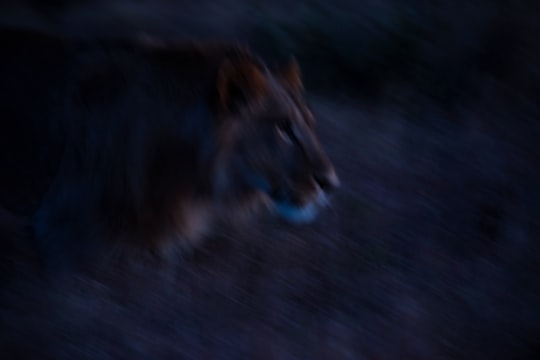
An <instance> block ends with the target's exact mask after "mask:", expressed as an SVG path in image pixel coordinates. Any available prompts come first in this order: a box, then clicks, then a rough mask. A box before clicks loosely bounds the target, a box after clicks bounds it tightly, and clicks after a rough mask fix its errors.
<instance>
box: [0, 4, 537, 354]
mask: <svg viewBox="0 0 540 360" xmlns="http://www.w3.org/2000/svg"><path fill="white" fill-rule="evenodd" d="M3 3H8V4H12V3H14V1H10V2H8V1H4V2H3ZM29 3H30V2H29ZM61 3H66V2H62V1H57V2H56V4H55V6H53V7H51V8H41V9H40V11H41V12H42V13H44V14H45V17H44V19H45V20H43V21H37V20H36V19H37V18H36V17H35V13H33V14H31V13H30V12H28V9H26V10H21V11H19V12H17V13H16V14H17V16H15V15H13V16H8V15H6V14H8V12H7V11H5V12H2V14H3V16H2V17H1V18H2V22H4V23H5V22H11V23H17V22H18V23H20V24H23V25H25V26H28V25H29V24H30V25H32V26H34V27H36V26H37V27H42V28H47V29H52V30H53V31H57V32H66V33H69V34H72V35H75V36H81V35H83V36H94V35H101V36H104V35H103V34H105V33H110V29H111V28H114V29H115V30H117V32H115V33H114V34H112V35H111V36H123V35H122V33H123V32H124V33H126V34H128V33H130V32H132V31H134V30H133V28H136V29H138V28H142V29H144V30H147V31H150V30H154V32H156V33H160V34H164V35H167V36H173V35H181V36H185V37H188V36H193V37H197V38H206V37H212V36H217V35H216V34H219V36H221V37H226V38H227V37H231V38H239V39H241V40H243V41H248V42H250V43H251V44H252V46H254V47H255V48H257V49H258V50H259V51H261V52H262V53H263V54H274V55H277V56H276V57H277V58H280V57H282V56H286V55H287V53H288V52H292V53H294V54H296V55H297V56H298V57H299V59H300V61H301V63H302V65H303V67H304V68H305V69H306V74H305V77H306V80H307V82H308V84H309V85H310V87H308V90H309V89H310V88H311V89H314V90H313V91H311V96H310V101H311V103H312V106H313V108H314V112H315V113H316V114H317V115H318V117H319V123H320V128H319V133H320V137H321V139H322V142H323V144H324V145H325V146H326V148H327V150H328V153H329V155H330V157H331V158H332V159H333V161H334V163H335V165H336V168H337V170H338V172H339V174H340V176H341V180H342V183H343V186H342V188H341V189H340V191H339V192H338V193H336V195H335V198H334V201H333V207H332V208H331V209H329V210H328V211H326V212H325V213H324V214H323V216H321V218H320V219H319V220H318V221H317V222H316V223H315V224H313V225H309V226H300V227H290V226H285V225H283V224H278V223H276V222H274V221H273V220H270V219H268V220H260V221H258V222H255V223H253V224H251V225H249V226H248V227H246V226H239V227H236V228H231V229H226V230H224V231H223V232H222V233H221V234H219V235H216V236H212V237H211V238H209V239H207V241H206V242H205V243H204V244H203V246H202V247H201V248H200V249H199V250H197V251H195V253H194V254H192V255H190V256H186V257H185V258H183V259H178V261H177V262H174V263H170V264H156V263H155V262H153V261H150V260H148V259H144V258H142V259H141V258H133V257H122V258H121V257H114V258H106V259H104V261H103V263H101V264H96V266H95V268H93V269H89V270H87V271H84V272H79V273H73V274H71V275H69V276H67V277H66V278H63V279H62V280H61V281H57V282H55V284H54V285H51V284H50V283H49V282H46V281H44V280H43V277H42V276H41V274H39V273H37V272H36V271H35V261H34V259H33V258H32V253H31V252H29V251H28V249H27V248H26V247H25V246H26V244H25V243H20V242H19V241H17V240H16V239H20V238H24V234H23V235H20V234H19V235H13V234H12V232H13V231H15V230H18V231H20V232H22V233H24V231H25V230H26V229H25V227H24V223H23V222H22V221H23V220H21V219H13V218H10V217H9V214H3V213H0V231H1V234H3V237H4V238H5V239H7V240H6V241H5V242H4V244H6V246H5V251H3V252H2V258H1V259H0V263H1V264H2V268H1V269H2V272H1V284H2V288H1V293H0V321H1V322H0V326H1V328H0V334H1V338H0V354H2V356H1V357H2V358H5V359H16V358H40V359H41V358H51V359H64V358H66V359H67V358H69V359H86V358H88V359H124V358H125V359H158V358H159V359H161V358H164V359H169V358H171V359H172V358H174V359H534V358H536V356H535V354H536V353H538V354H540V282H539V280H538V274H539V273H540V244H539V242H538V240H539V239H540V222H539V220H538V218H539V213H540V211H539V210H540V190H539V188H538V181H539V180H540V171H539V170H538V167H539V165H540V146H539V145H538V142H539V141H540V121H539V120H540V116H539V115H540V111H539V110H540V107H539V103H538V99H539V97H538V95H539V94H540V91H539V90H540V88H539V86H538V84H539V83H540V82H539V81H538V80H540V67H539V62H538V59H539V54H540V51H539V47H540V45H539V44H537V38H538V36H537V35H539V34H540V32H539V31H538V28H539V25H538V24H537V22H536V20H535V19H538V18H539V17H538V14H539V12H538V11H537V8H538V6H537V5H536V8H535V7H534V4H535V3H534V2H528V1H521V2H512V3H510V2H508V1H504V0H502V1H494V2H491V3H488V2H486V1H478V2H475V4H474V5H470V4H466V3H465V2H463V3H461V2H439V3H438V5H437V6H435V5H429V4H431V3H429V4H428V3H427V2H422V1H420V0H417V1H413V2H411V3H410V5H408V6H404V5H399V3H397V2H396V1H391V0H390V1H386V2H372V1H361V2H358V4H360V3H361V5H358V4H356V3H355V4H352V3H351V4H349V2H346V1H340V2H338V3H336V4H335V5H334V6H333V7H330V8H329V9H322V10H321V9H320V7H321V6H323V5H321V4H323V3H322V2H317V1H300V2H298V3H297V4H296V5H284V4H285V3H284V2H279V1H278V2H276V3H273V4H274V5H272V6H271V5H268V4H270V3H269V2H268V4H267V3H265V2H262V1H259V2H257V1H240V0H236V1H233V0H228V1H226V2H223V3H219V5H218V4H217V2H216V3H212V2H209V1H205V2H200V3H199V2H190V1H183V2H182V1H178V0H176V1H164V0H162V1H156V2H154V3H153V5H152V6H151V7H150V9H152V11H146V10H144V11H143V10H141V9H146V8H145V7H144V6H147V3H148V2H144V1H140V2H135V1H127V0H125V1H112V2H108V3H107V2H100V1H97V3H99V4H107V5H98V8H97V10H93V12H92V11H89V10H88V8H86V9H84V11H82V10H80V7H79V6H86V5H84V3H88V4H91V5H87V6H90V8H91V9H95V6H96V5H93V3H95V1H94V2H92V1H80V3H83V5H74V6H72V7H70V6H66V7H64V8H62V9H63V10H62V11H64V12H62V13H58V9H59V8H58V7H57V6H59V4H60V5H61ZM282 3H283V4H282ZM126 4H127V5H126ZM133 4H135V5H133ZM137 4H142V5H137ZM289 4H291V3H289ZM306 4H307V5H306ZM489 4H493V5H489ZM338 5H340V6H342V7H340V6H338ZM4 6H7V5H4ZM100 6H101V7H100ZM137 6H138V7H137ZM287 6H289V8H287ZM6 9H7V8H6ZM9 9H10V11H12V13H10V14H15V12H14V10H13V9H14V8H13V6H11V7H10V8H9ZM111 9H113V10H111ZM163 9H169V11H168V12H167V11H163ZM314 9H315V10H314ZM316 9H319V10H316ZM317 11H321V12H322V13H323V14H324V15H325V16H321V15H320V14H319V13H317ZM326 11H328V12H326ZM445 11H446V12H445ZM25 14H26V15H25ZM28 14H31V15H32V16H30V15H28ZM118 14H120V15H118ZM317 14H318V15H317ZM396 14H397V15H396ZM426 14H427V15H429V16H426ZM23 15H24V16H23ZM175 16H176V17H175ZM119 17H121V18H122V19H124V21H123V22H121V21H118V18H119ZM396 17H398V18H399V17H401V19H398V20H396ZM96 19H101V21H97V20H96ZM111 19H113V20H111ZM114 19H117V20H114ZM126 19H127V20H126ZM156 19H161V20H162V21H161V22H157V20H156ZM404 19H405V20H406V21H405V20H404ZM456 19H457V20H456ZM8 20H9V21H8ZM128 20H129V21H128ZM300 20H301V21H300ZM404 23H405V24H406V25H403V24H404ZM442 23H444V26H443V25H440V24H442ZM36 24H38V25H36ZM111 24H115V25H114V26H113V25H111ZM302 24H303V25H302ZM306 24H307V25H306ZM336 24H337V25H336ZM385 24H390V25H388V26H387V27H385V26H386V25H385ZM396 24H397V25H396ZM136 25H139V26H136ZM338 25H339V26H338ZM413 25H414V26H413ZM435 25H437V26H435ZM302 26H304V27H302ZM175 29H176V31H175ZM246 29H250V30H249V31H248V30H246ZM306 29H307V30H306ZM351 29H352V30H351ZM411 29H412V30H411ZM308 30H309V31H312V32H313V31H315V33H309V31H308ZM353 30H354V31H353ZM308 33H309V34H311V35H306V34H308ZM389 34H390V35H389ZM426 34H427V35H429V36H427V35H426ZM310 39H311V43H310V42H309V41H308V40H310ZM364 40H365V41H364ZM366 44H367V45H366ZM279 49H281V50H279ZM280 51H282V53H280ZM347 75H350V76H347ZM310 78H311V80H309V79H310Z"/></svg>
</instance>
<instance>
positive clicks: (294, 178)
mask: <svg viewBox="0 0 540 360" xmlns="http://www.w3.org/2000/svg"><path fill="white" fill-rule="evenodd" d="M217 108H218V111H217V114H216V118H217V122H218V124H217V126H219V127H220V131H217V134H219V139H217V142H218V144H219V146H220V150H219V151H218V153H219V159H218V162H217V164H218V165H217V166H216V168H215V173H214V177H215V188H216V190H217V191H218V192H220V193H227V194H231V193H235V194H251V195H256V196H258V197H260V198H262V199H265V200H266V201H265V202H266V203H267V204H269V205H270V207H271V209H272V210H274V211H275V212H276V213H277V214H278V215H279V216H280V217H281V218H283V219H285V220H286V221H288V222H292V223H305V222H310V221H311V220H313V219H314V218H315V217H316V215H317V213H318V212H319V210H320V209H321V208H323V207H324V206H326V205H327V203H328V201H327V195H328V194H329V193H330V192H331V191H332V190H334V189H335V188H337V187H338V186H339V179H338V176H337V175H336V172H335V170H334V167H333V165H332V163H331V162H330V160H329V158H328V156H327V155H326V153H325V151H324V150H323V147H322V146H321V144H320V142H319V139H318V137H317V135H316V130H315V126H316V124H315V118H314V117H313V115H312V113H311V111H310V110H309V108H308V106H307V105H306V103H305V101H304V98H303V86H302V82H301V78H300V71H299V68H298V65H297V63H296V61H294V60H292V61H291V62H290V63H289V64H288V65H287V66H285V67H283V68H281V69H278V70H276V71H270V70H269V69H268V68H267V67H266V66H264V65H263V64H262V63H260V62H257V61H254V60H253V59H248V58H240V59H236V60H229V61H226V62H225V63H224V64H222V65H221V67H220V70H219V74H218V82H217Z"/></svg>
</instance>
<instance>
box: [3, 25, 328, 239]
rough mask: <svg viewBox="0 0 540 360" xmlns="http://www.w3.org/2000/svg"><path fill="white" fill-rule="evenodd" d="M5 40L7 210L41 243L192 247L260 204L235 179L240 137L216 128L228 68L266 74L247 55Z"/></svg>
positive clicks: (194, 48) (235, 50)
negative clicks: (232, 215)
mask: <svg viewBox="0 0 540 360" xmlns="http://www.w3.org/2000/svg"><path fill="white" fill-rule="evenodd" d="M0 41H1V42H2V47H3V51H2V56H1V57H0V78H1V79H2V81H0V89H1V91H2V95H1V98H0V117H1V119H2V125H1V130H0V147H1V148H0V151H1V155H0V166H1V167H2V169H3V173H2V176H1V177H0V205H1V206H3V207H4V208H7V209H8V210H10V211H12V212H14V213H17V214H20V215H26V216H32V217H33V223H34V227H35V231H36V234H37V235H38V237H39V236H42V237H44V238H46V239H47V238H51V237H55V238H58V237H70V236H74V234H76V233H77V234H81V233H82V234H84V235H85V236H87V237H88V236H89V237H91V236H96V237H98V236H99V237H103V236H105V237H118V238H129V240H130V241H141V242H143V243H147V244H152V243H157V242H159V241H160V240H163V239H166V238H170V237H180V238H184V239H187V238H192V235H193V233H197V232H199V231H200V230H201V229H204V228H205V226H206V225H205V224H206V223H207V221H206V220H209V219H211V218H212V217H213V214H215V212H216V209H219V211H223V209H229V208H232V207H237V205H239V204H250V203H253V201H255V200H254V199H258V198H260V196H258V194H257V193H256V192H254V191H252V189H251V190H250V189H248V188H247V187H246V184H247V182H244V184H239V183H238V182H235V180H234V179H233V178H234V176H235V174H237V173H239V171H236V170H234V171H233V169H232V168H233V167H234V166H236V165H235V164H236V163H239V161H237V160H235V159H236V157H237V155H235V154H233V152H232V151H233V148H235V149H236V148H237V147H238V148H239V146H237V145H238V144H239V143H240V142H239V141H238V140H234V139H233V137H232V135H228V134H229V133H230V134H232V133H235V131H238V129H240V127H239V126H236V125H235V126H232V125H229V123H232V120H226V121H227V122H228V123H227V122H226V121H225V120H223V119H221V118H222V117H223V116H225V115H223V114H224V113H225V112H226V111H225V109H224V108H223V109H222V108H221V107H220V104H221V103H220V99H221V97H222V96H223V92H224V91H228V89H229V88H228V87H226V86H225V87H224V88H223V89H221V88H220V87H219V86H217V85H216V82H217V81H220V79H221V78H220V76H221V75H220V74H221V72H220V71H221V70H222V68H223V64H224V62H226V63H233V64H235V62H242V63H249V64H253V66H255V65H256V66H260V65H259V61H258V60H257V59H256V58H255V57H253V56H252V55H251V54H250V53H249V52H248V51H247V50H245V49H243V48H240V47H238V46H226V45H223V46H217V45H216V46H214V45H212V46H199V45H196V44H185V45H181V46H175V47H173V48H169V47H159V46H158V47H147V46H143V45H139V44H137V43H135V42H133V43H131V42H124V43H121V42H118V43H100V42H76V41H68V40H66V39H60V38H55V37H52V36H46V35H40V34H35V33H31V32H22V31H12V30H5V29H4V30H2V31H0ZM227 79H228V78H227ZM224 84H227V85H228V83H224ZM225 88H226V89H225ZM224 89H225V90H224ZM254 90H256V89H254ZM227 96H229V95H228V94H227ZM231 96H232V95H231ZM235 96H236V95H235ZM227 99H228V98H227ZM242 99H243V98H242ZM248 100H249V99H248ZM254 103H255V101H254V102H253V104H254ZM250 105H251V104H250ZM242 109H243V110H242V112H241V114H242V115H238V114H240V112H238V113H236V114H237V115H238V116H237V117H244V118H245V117H246V116H251V115H250V111H251V112H254V111H257V110H256V107H255V106H244V107H243V108H242ZM254 109H255V110H254ZM222 115H223V116H222ZM244 120H245V119H244ZM235 121H236V120H235ZM224 124H225V125H224ZM234 129H236V130H234ZM242 131H244V130H242ZM236 136H242V137H246V136H250V134H249V133H248V132H246V133H245V134H244V135H236ZM242 139H243V138H242ZM244 150H246V149H244ZM244 150H239V149H236V150H234V151H244ZM263 150H265V151H266V152H265V153H264V156H267V155H271V154H270V153H268V149H263ZM317 151H318V150H317ZM321 154H322V152H321ZM261 155H263V154H262V153H261ZM238 156H240V155H238ZM242 156H244V155H242ZM323 160H324V159H323ZM325 161H326V160H325ZM244 163H245V162H242V164H244ZM224 164H226V165H224ZM240 172H241V171H240ZM232 183H234V184H232Z"/></svg>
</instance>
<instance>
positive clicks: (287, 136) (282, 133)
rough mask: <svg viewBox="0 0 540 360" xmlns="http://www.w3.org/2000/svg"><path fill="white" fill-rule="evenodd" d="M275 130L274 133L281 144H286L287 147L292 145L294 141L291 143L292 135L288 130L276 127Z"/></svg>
mask: <svg viewBox="0 0 540 360" xmlns="http://www.w3.org/2000/svg"><path fill="white" fill-rule="evenodd" d="M275 129H276V133H277V135H278V137H279V138H280V139H281V140H282V141H283V142H285V144H287V145H292V144H293V142H294V141H293V137H292V133H291V131H290V130H289V129H288V128H284V127H283V126H279V125H276V126H275Z"/></svg>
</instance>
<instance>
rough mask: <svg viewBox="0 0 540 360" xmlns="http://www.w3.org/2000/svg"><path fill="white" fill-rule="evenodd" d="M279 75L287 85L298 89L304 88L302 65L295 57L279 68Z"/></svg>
mask: <svg viewBox="0 0 540 360" xmlns="http://www.w3.org/2000/svg"><path fill="white" fill-rule="evenodd" d="M278 76H279V78H280V79H281V80H282V81H283V82H284V83H285V84H286V85H287V86H289V87H291V88H292V89H294V90H296V91H301V90H302V89H303V88H304V86H303V85H302V74H301V71H300V66H299V65H298V62H297V61H296V59H295V58H291V59H290V60H289V62H288V63H287V64H286V65H285V66H283V67H282V68H281V69H279V70H278Z"/></svg>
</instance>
